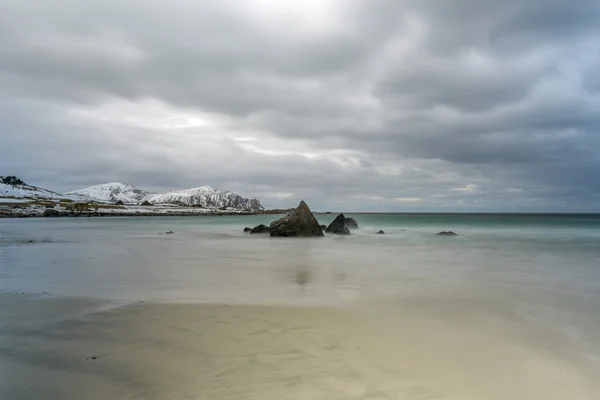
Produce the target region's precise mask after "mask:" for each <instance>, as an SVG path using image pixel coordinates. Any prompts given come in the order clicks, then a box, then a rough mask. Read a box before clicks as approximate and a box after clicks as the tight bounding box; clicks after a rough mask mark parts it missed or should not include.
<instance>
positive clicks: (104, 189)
mask: <svg viewBox="0 0 600 400" xmlns="http://www.w3.org/2000/svg"><path fill="white" fill-rule="evenodd" d="M66 194H78V195H82V196H87V197H90V198H92V199H95V200H100V201H111V202H117V201H122V202H123V203H129V204H135V203H139V202H141V201H143V199H144V198H145V197H146V196H148V195H149V194H150V193H148V192H146V191H144V190H140V189H136V188H135V187H133V186H131V185H128V184H126V183H121V182H108V183H101V184H99V185H94V186H90V187H88V188H85V189H80V190H75V191H72V192H68V193H66Z"/></svg>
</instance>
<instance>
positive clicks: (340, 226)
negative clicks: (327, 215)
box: [325, 214, 350, 235]
mask: <svg viewBox="0 0 600 400" xmlns="http://www.w3.org/2000/svg"><path fill="white" fill-rule="evenodd" d="M325 232H328V233H335V234H337V235H349V234H350V230H349V229H348V227H347V226H346V217H345V216H344V214H340V215H338V216H337V217H335V219H334V220H333V222H332V223H331V224H329V226H328V227H327V229H326V230H325Z"/></svg>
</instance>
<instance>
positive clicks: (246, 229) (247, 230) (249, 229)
mask: <svg viewBox="0 0 600 400" xmlns="http://www.w3.org/2000/svg"><path fill="white" fill-rule="evenodd" d="M251 230H252V228H248V227H245V228H244V233H248V232H250V231H251Z"/></svg>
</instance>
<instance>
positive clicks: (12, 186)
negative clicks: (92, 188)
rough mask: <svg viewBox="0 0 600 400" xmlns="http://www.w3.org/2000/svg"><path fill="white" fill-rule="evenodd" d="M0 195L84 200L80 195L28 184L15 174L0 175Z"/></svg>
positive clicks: (20, 197) (15, 197) (17, 197)
mask: <svg viewBox="0 0 600 400" xmlns="http://www.w3.org/2000/svg"><path fill="white" fill-rule="evenodd" d="M0 197H8V198H14V199H24V198H30V199H52V200H61V199H68V200H74V201H82V200H85V198H84V197H81V196H77V195H64V194H60V193H56V192H53V191H51V190H47V189H43V188H39V187H37V186H32V185H28V184H26V183H25V182H23V181H22V180H21V179H19V178H17V177H16V176H0Z"/></svg>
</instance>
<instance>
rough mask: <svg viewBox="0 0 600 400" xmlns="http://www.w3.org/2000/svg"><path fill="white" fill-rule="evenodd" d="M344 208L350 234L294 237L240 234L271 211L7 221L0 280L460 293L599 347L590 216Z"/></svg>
mask: <svg viewBox="0 0 600 400" xmlns="http://www.w3.org/2000/svg"><path fill="white" fill-rule="evenodd" d="M348 216H352V217H354V218H356V219H357V221H358V223H359V225H360V229H359V230H357V231H354V232H353V234H352V235H351V236H348V237H336V236H326V237H324V238H299V239H291V238H270V237H269V236H262V235H253V236H249V235H247V234H244V233H243V232H242V230H243V228H244V227H245V226H248V227H252V226H255V225H257V224H259V223H269V222H271V221H272V220H274V219H276V218H277V216H273V215H259V216H233V217H232V216H222V217H156V218H153V217H118V218H116V217H110V218H61V219H43V218H40V219H8V220H7V219H5V220H1V221H0V290H2V291H4V292H14V291H16V292H24V293H44V292H45V293H49V294H52V295H76V296H94V297H101V298H110V299H116V300H122V301H138V300H150V301H152V300H153V301H177V302H190V301H191V302H216V303H224V302H226V303H257V304H314V305H329V304H332V305H339V304H342V305H356V306H369V305H372V304H377V303H378V302H388V303H389V302H390V301H391V302H394V301H403V299H408V298H430V299H439V300H440V301H441V302H443V301H446V300H447V299H463V300H465V301H472V302H475V303H477V304H494V305H495V306H499V307H506V308H507V309H510V310H512V311H514V312H517V313H519V315H521V316H522V317H523V318H527V319H529V320H531V321H534V322H535V323H536V324H542V325H546V326H552V327H553V329H560V330H562V331H564V332H566V333H568V334H569V335H574V336H576V337H577V338H579V339H581V340H585V341H586V342H587V343H588V344H589V345H591V346H593V347H595V346H597V347H598V349H599V350H598V353H597V354H600V343H597V342H598V341H599V340H598V339H596V334H595V333H596V332H597V331H598V329H599V328H600V317H599V315H600V313H598V312H597V310H598V309H599V307H600V262H599V260H600V216H598V215H475V214H469V215H464V214H348ZM334 217H335V214H331V215H319V216H318V220H319V222H320V223H323V224H327V223H329V222H330V221H331V220H333V218H334ZM379 229H383V230H384V231H385V232H386V234H385V235H375V232H377V231H378V230H379ZM441 230H453V231H455V232H457V233H458V234H459V235H460V236H458V237H438V236H436V235H435V234H436V233H437V232H439V231H441ZM166 231H174V232H175V233H174V234H173V235H164V232H166ZM161 233H163V234H161ZM30 240H31V241H32V242H31V243H30V242H29V241H30Z"/></svg>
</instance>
